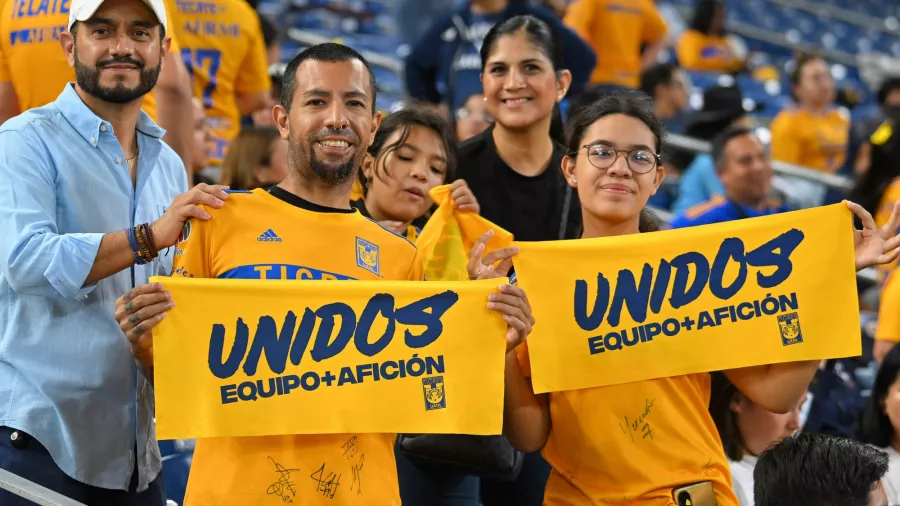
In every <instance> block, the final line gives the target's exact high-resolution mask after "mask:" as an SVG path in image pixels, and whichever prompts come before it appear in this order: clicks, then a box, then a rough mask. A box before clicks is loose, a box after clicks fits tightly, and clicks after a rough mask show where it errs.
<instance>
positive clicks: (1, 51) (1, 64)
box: [0, 0, 13, 83]
mask: <svg viewBox="0 0 900 506" xmlns="http://www.w3.org/2000/svg"><path fill="white" fill-rule="evenodd" d="M0 3H2V7H0V20H2V21H0V39H2V41H3V42H0V83H11V82H12V72H10V70H9V58H8V55H7V51H9V49H10V47H9V45H7V44H6V41H8V40H9V19H10V17H12V8H13V2H9V1H7V0H0Z"/></svg>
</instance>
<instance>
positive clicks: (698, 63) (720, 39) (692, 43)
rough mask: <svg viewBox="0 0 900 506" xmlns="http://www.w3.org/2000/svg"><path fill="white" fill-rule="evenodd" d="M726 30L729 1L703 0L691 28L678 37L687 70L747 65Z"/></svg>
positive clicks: (720, 69) (680, 60) (723, 69)
mask: <svg viewBox="0 0 900 506" xmlns="http://www.w3.org/2000/svg"><path fill="white" fill-rule="evenodd" d="M727 35H728V34H727V32H726V31H725V4H723V3H722V1H721V0H700V2H699V3H698V4H697V7H696V8H695V9H694V18H693V19H692V20H691V27H690V28H689V29H688V30H685V31H684V33H682V34H681V36H680V37H679V38H678V44H677V46H676V48H675V53H676V54H677V56H678V63H679V64H681V66H682V67H684V68H685V69H687V70H698V71H710V72H738V71H740V70H743V69H744V68H745V66H746V63H745V62H744V60H742V59H741V58H739V57H738V56H737V55H736V54H735V51H734V49H733V48H732V46H731V43H730V42H729V41H728V37H727Z"/></svg>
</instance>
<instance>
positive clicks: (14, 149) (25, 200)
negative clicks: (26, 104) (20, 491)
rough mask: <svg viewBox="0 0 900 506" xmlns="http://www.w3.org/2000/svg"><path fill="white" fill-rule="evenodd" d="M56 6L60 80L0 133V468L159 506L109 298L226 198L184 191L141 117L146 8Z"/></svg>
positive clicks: (152, 36)
mask: <svg viewBox="0 0 900 506" xmlns="http://www.w3.org/2000/svg"><path fill="white" fill-rule="evenodd" d="M69 8H70V12H69V22H68V31H65V32H63V33H61V34H60V39H61V42H62V48H63V50H64V51H65V55H66V58H67V60H68V62H69V65H71V66H72V67H74V68H75V75H76V83H69V84H67V85H66V86H65V88H64V89H63V90H62V93H61V94H60V95H59V98H57V99H56V101H55V102H52V103H50V104H48V105H46V106H44V107H40V108H36V109H32V110H30V111H27V112H25V113H24V114H21V115H19V116H16V117H14V118H12V119H10V120H8V121H7V122H6V123H4V124H3V125H2V127H0V230H2V231H3V234H0V468H2V469H4V470H7V471H10V472H12V473H14V474H17V475H19V476H21V477H23V478H26V479H28V480H31V481H33V482H36V483H38V484H40V485H42V486H44V487H47V488H49V489H51V490H54V491H56V492H59V493H61V494H63V495H65V496H68V497H71V498H72V499H75V500H76V501H79V502H81V503H84V504H88V505H103V506H110V505H111V506H116V505H128V506H145V505H147V506H162V505H164V504H165V491H164V486H163V481H162V477H161V475H160V468H161V464H160V457H159V449H158V447H157V444H156V437H155V429H154V425H153V411H154V407H153V391H152V387H151V386H150V384H149V383H148V382H147V381H146V379H145V378H144V377H143V376H142V375H141V373H140V372H139V371H138V368H137V367H136V365H135V362H134V359H133V358H132V356H131V354H130V351H129V348H128V345H127V343H124V342H123V340H122V339H121V334H120V332H121V331H120V329H119V326H118V324H117V323H116V321H115V320H114V319H113V312H114V308H115V300H116V298H117V297H118V296H119V295H121V294H122V293H125V292H127V291H128V290H130V289H131V288H132V287H134V286H135V285H140V284H144V283H147V280H148V278H149V277H150V276H152V275H157V274H163V275H167V274H169V273H170V271H171V267H172V257H173V255H174V248H172V247H171V246H173V245H174V244H175V242H176V240H177V239H178V236H179V234H180V232H181V230H182V228H183V226H184V222H185V221H186V220H187V219H188V218H196V219H200V220H205V219H209V215H208V214H207V213H206V212H205V211H203V210H201V209H200V208H199V207H198V206H197V204H206V205H208V206H211V207H221V206H222V205H223V200H224V199H226V198H227V194H226V193H225V192H224V189H223V187H220V186H206V185H201V186H198V187H196V188H194V189H193V190H191V191H190V192H186V193H185V191H186V189H187V181H186V175H185V170H184V166H183V165H182V162H181V160H180V159H179V158H178V156H177V155H176V154H175V152H174V151H173V150H172V149H171V148H170V147H169V146H167V145H166V144H165V143H163V142H162V140H161V138H162V136H163V134H164V131H163V130H162V129H161V128H159V127H158V126H156V124H154V123H153V121H152V120H151V119H150V118H149V116H147V114H146V113H144V112H142V111H141V99H142V97H143V96H144V94H146V93H148V92H149V91H150V90H151V89H152V88H153V85H154V84H155V83H156V79H157V77H158V76H159V73H160V69H161V67H162V61H163V57H164V55H165V54H166V51H167V49H168V47H169V39H168V38H167V37H166V34H165V30H166V12H165V8H164V6H163V3H162V0H143V1H142V0H105V1H104V0H72V1H71V4H70V6H69ZM35 64H39V62H35ZM164 304H168V302H166V303H164ZM0 504H2V505H3V506H19V505H28V506H31V505H32V503H31V502H30V501H27V500H25V499H23V498H20V497H18V496H16V495H13V494H11V493H10V492H6V491H3V490H0Z"/></svg>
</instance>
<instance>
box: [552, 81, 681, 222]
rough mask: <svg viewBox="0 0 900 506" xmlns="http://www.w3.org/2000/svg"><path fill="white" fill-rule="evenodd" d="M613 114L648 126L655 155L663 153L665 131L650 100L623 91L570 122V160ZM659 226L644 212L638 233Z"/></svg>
mask: <svg viewBox="0 0 900 506" xmlns="http://www.w3.org/2000/svg"><path fill="white" fill-rule="evenodd" d="M613 114H624V115H625V116H630V117H632V118H635V119H637V120H640V121H641V122H642V123H643V124H645V125H647V128H649V129H650V131H651V132H652V133H653V137H654V138H655V140H656V152H657V153H661V152H662V150H663V138H664V137H665V130H664V129H663V125H662V123H661V122H660V121H659V118H657V117H656V116H655V115H654V114H653V105H652V102H651V100H650V97H648V96H647V95H646V94H644V93H643V92H640V91H634V90H622V91H617V92H615V93H613V94H611V95H607V96H605V97H603V98H601V99H600V100H597V101H596V102H593V103H591V104H587V105H584V106H582V107H580V108H579V109H578V110H577V111H575V113H574V114H573V115H572V117H571V118H569V136H568V137H569V142H568V145H567V146H566V147H567V151H568V153H569V156H571V157H572V158H578V156H579V155H580V154H581V152H582V151H583V150H582V149H581V146H582V143H583V142H584V133H585V132H586V131H587V129H588V128H590V126H591V125H593V124H594V123H596V122H597V120H599V119H600V118H603V117H605V116H610V115H613ZM659 226H660V220H659V218H658V217H657V216H656V214H654V213H653V212H652V211H650V210H648V209H642V210H641V218H640V222H639V224H638V230H640V231H641V232H655V231H657V230H659Z"/></svg>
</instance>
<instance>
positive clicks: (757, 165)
mask: <svg viewBox="0 0 900 506" xmlns="http://www.w3.org/2000/svg"><path fill="white" fill-rule="evenodd" d="M712 157H713V160H714V162H715V164H716V172H717V173H718V175H719V179H720V180H721V181H722V185H723V186H724V188H725V194H724V195H717V196H714V197H713V198H712V199H710V200H708V201H707V202H704V203H702V204H698V205H696V206H694V207H691V208H690V209H688V210H687V211H685V212H684V213H683V214H680V215H679V216H677V217H675V219H674V220H672V223H671V224H670V226H671V228H684V227H693V226H697V225H710V224H712V223H723V222H727V221H734V220H740V219H743V218H755V217H758V216H766V215H770V214H776V213H781V212H785V211H787V210H788V209H787V207H786V206H784V205H783V204H781V203H780V202H778V201H776V200H773V199H772V198H771V196H770V193H771V191H772V161H771V160H770V159H769V155H768V153H767V152H766V147H765V145H763V143H762V141H760V140H759V138H758V137H757V136H756V135H755V134H754V133H753V131H752V130H750V129H749V128H746V127H743V126H734V127H731V128H729V129H728V130H726V131H725V132H723V133H722V134H721V135H719V136H718V137H717V138H716V139H715V140H714V141H713V151H712Z"/></svg>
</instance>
